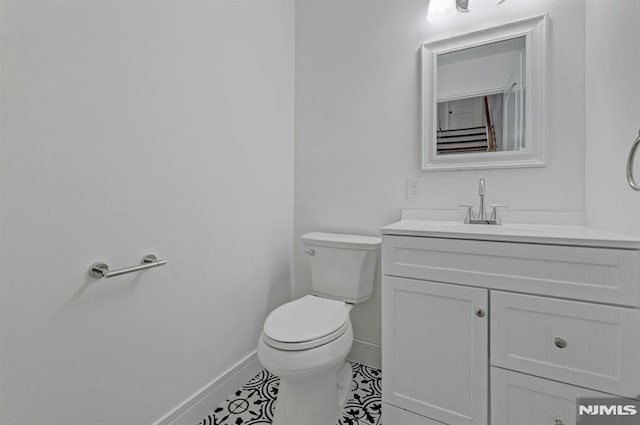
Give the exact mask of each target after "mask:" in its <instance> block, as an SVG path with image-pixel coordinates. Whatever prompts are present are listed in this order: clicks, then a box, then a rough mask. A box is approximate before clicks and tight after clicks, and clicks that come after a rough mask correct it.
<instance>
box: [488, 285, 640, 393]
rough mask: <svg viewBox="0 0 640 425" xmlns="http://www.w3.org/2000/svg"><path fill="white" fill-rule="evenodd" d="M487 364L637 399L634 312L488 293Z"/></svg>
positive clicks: (639, 321) (639, 354)
mask: <svg viewBox="0 0 640 425" xmlns="http://www.w3.org/2000/svg"><path fill="white" fill-rule="evenodd" d="M490 311H491V325H490V326H491V345H490V347H491V348H490V352H491V356H490V362H491V364H492V365H495V366H500V367H504V368H507V369H512V370H515V371H520V372H525V373H529V374H532V375H537V376H541V377H545V378H549V379H554V380H558V381H563V382H567V383H570V384H574V385H579V386H583V387H586V388H592V389H594V390H598V391H604V392H608V393H611V394H618V395H622V396H626V397H631V398H635V397H640V396H639V394H640V310H634V309H630V308H623V307H611V306H603V305H594V304H587V303H581V302H576V301H566V300H555V299H550V298H543V297H535V296H529V295H517V294H509V293H504V292H492V293H491V296H490Z"/></svg>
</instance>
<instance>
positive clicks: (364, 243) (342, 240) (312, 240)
mask: <svg viewBox="0 0 640 425" xmlns="http://www.w3.org/2000/svg"><path fill="white" fill-rule="evenodd" d="M302 241H303V242H304V244H305V245H316V246H329V247H335V248H359V249H377V248H378V247H379V246H380V244H381V243H382V239H381V238H378V237H374V236H360V235H347V234H342V233H321V232H311V233H306V234H304V235H302Z"/></svg>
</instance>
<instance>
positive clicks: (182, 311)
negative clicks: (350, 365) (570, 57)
mask: <svg viewBox="0 0 640 425" xmlns="http://www.w3.org/2000/svg"><path fill="white" fill-rule="evenodd" d="M293 19H294V6H293V1H292V0H243V1H230V0H210V1H200V0H184V1H179V2H176V1H173V0H92V1H90V2H89V1H85V0H57V1H50V0H30V1H26V2H25V1H20V0H1V1H0V31H1V32H0V62H1V68H0V140H1V144H0V211H1V217H0V270H2V278H1V282H0V338H1V339H0V423H2V424H3V425H45V424H46V425H52V424H65V425H80V424H83V425H84V424H92V425H93V424H95V425H144V424H151V423H153V422H155V421H156V420H158V419H159V418H160V417H162V416H163V415H164V414H166V413H167V412H168V411H170V410H171V409H173V408H174V407H176V406H177V405H178V404H180V403H181V402H183V401H185V400H186V399H187V398H188V397H190V396H191V395H192V394H194V393H195V392H196V391H198V390H199V389H200V388H202V387H203V386H205V385H206V384H208V383H209V382H211V381H212V380H214V379H215V378H216V377H218V376H220V375H221V374H222V373H223V372H225V371H227V370H228V369H229V368H231V367H232V366H233V365H234V364H235V363H236V362H238V361H239V360H240V359H242V358H243V357H245V356H247V355H248V354H250V353H252V352H253V350H255V348H256V342H257V340H258V336H259V332H260V330H261V326H262V323H263V320H264V317H265V316H266V314H267V313H268V312H269V311H270V310H271V309H272V308H274V307H275V306H276V305H278V304H280V303H282V302H284V301H287V300H289V299H290V296H291V294H290V290H291V277H290V274H291V272H290V264H291V240H292V238H293V236H292V231H293V226H292V221H293V127H294V123H293V105H294V103H293V102H294V96H293V78H294V77H293V72H294V63H293V54H294V45H293V36H294V23H293ZM147 253H155V254H157V255H158V256H159V257H161V258H166V259H167V260H168V265H167V266H166V267H162V268H158V269H154V270H150V271H147V272H144V273H137V274H131V275H127V276H122V277H118V278H113V279H110V280H108V281H94V280H91V279H90V278H89V277H88V275H87V269H88V267H89V265H90V264H92V263H93V262H95V261H98V260H103V261H106V262H107V263H109V265H110V266H112V267H113V268H119V267H123V266H130V265H134V264H136V263H138V262H139V261H140V259H141V257H142V256H143V255H144V254H147Z"/></svg>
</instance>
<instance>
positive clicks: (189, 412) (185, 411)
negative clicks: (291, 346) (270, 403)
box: [154, 351, 262, 425]
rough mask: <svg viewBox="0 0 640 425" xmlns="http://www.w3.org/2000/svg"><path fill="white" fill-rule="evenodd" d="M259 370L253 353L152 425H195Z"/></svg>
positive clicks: (255, 355) (260, 366)
mask: <svg viewBox="0 0 640 425" xmlns="http://www.w3.org/2000/svg"><path fill="white" fill-rule="evenodd" d="M260 369H262V365H261V364H260V362H259V361H258V356H257V354H256V352H255V351H254V352H253V353H251V354H249V355H248V356H247V357H245V358H244V359H242V360H241V361H239V362H238V363H236V364H235V365H234V366H233V367H232V368H231V369H229V370H228V371H226V372H225V373H223V374H222V375H220V376H219V377H217V378H216V379H214V380H213V381H211V382H210V383H209V384H207V385H206V386H205V387H204V388H202V389H201V390H200V391H198V392H196V393H195V394H193V395H192V396H191V397H189V398H188V399H187V400H186V401H185V402H183V403H182V404H180V405H179V406H178V407H176V408H175V409H173V410H172V411H171V412H169V413H168V414H167V415H166V416H164V417H163V418H162V419H160V420H159V421H157V422H156V423H155V424H154V425H197V424H198V423H199V422H200V420H202V419H203V418H205V417H206V416H207V415H208V414H209V413H210V412H211V410H212V409H214V408H216V407H217V406H220V405H221V404H222V403H223V402H224V401H225V400H226V399H227V397H228V396H229V395H230V394H232V393H233V392H234V391H235V390H237V389H238V388H240V387H241V386H242V385H244V384H245V383H246V382H247V381H248V380H249V379H251V378H253V377H254V376H255V375H257V374H258V372H260Z"/></svg>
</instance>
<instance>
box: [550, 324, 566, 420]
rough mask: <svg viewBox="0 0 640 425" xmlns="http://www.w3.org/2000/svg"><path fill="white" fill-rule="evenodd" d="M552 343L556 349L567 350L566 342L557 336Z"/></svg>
mask: <svg viewBox="0 0 640 425" xmlns="http://www.w3.org/2000/svg"><path fill="white" fill-rule="evenodd" d="M553 342H554V343H555V344H556V347H558V348H567V340H565V339H563V338H560V337H559V336H557V337H556V339H555V340H554V341H553ZM560 422H562V421H560Z"/></svg>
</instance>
